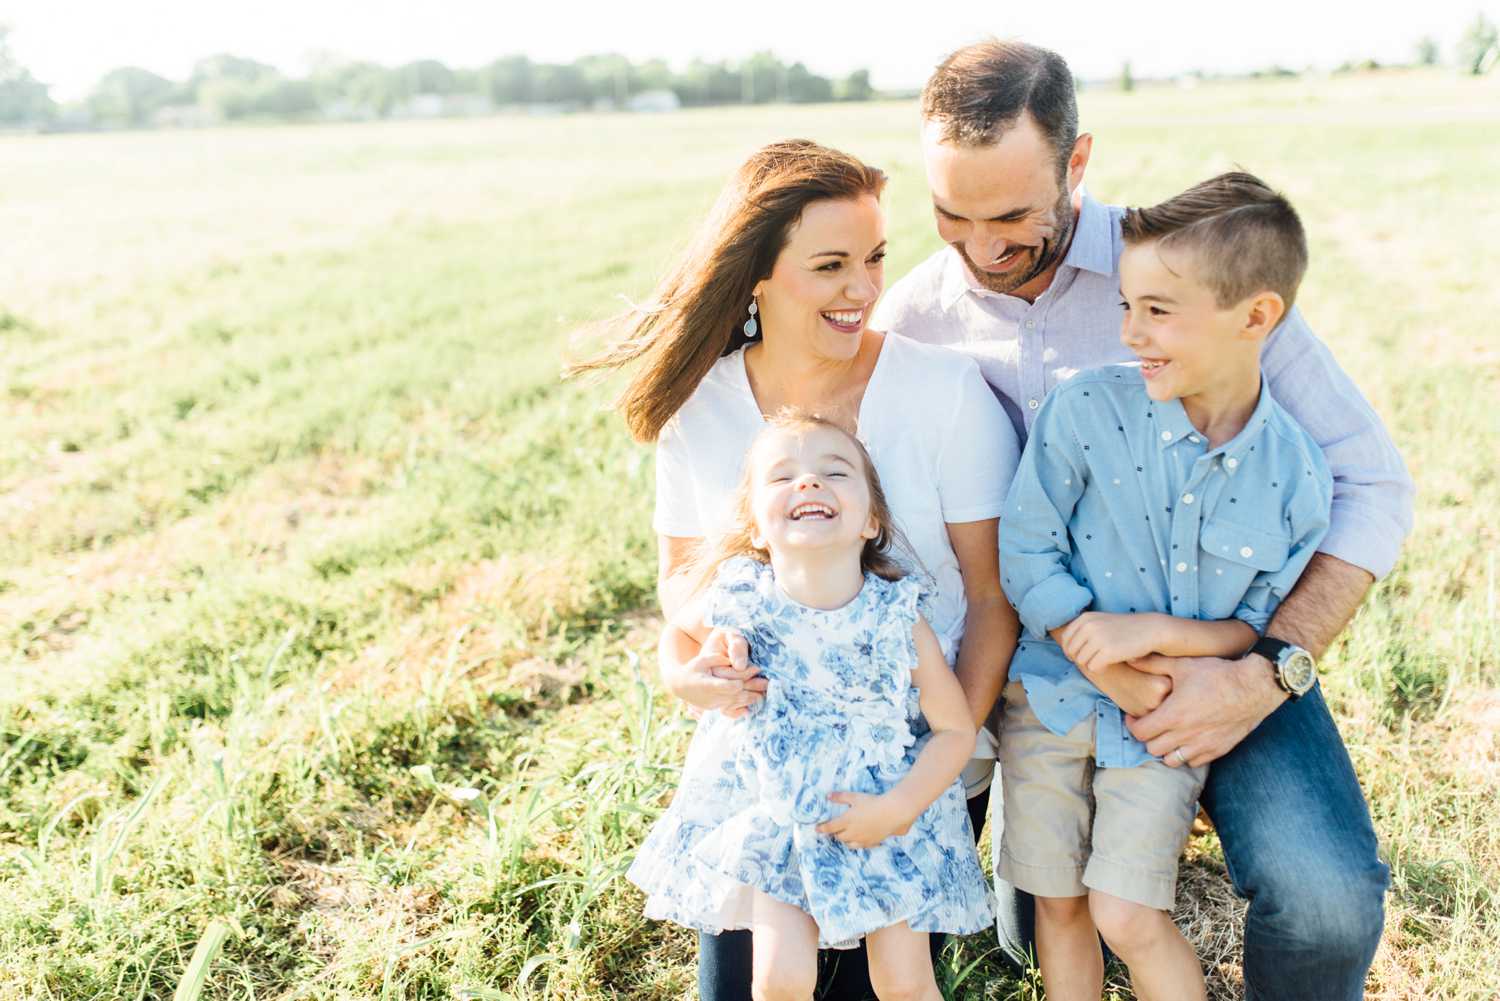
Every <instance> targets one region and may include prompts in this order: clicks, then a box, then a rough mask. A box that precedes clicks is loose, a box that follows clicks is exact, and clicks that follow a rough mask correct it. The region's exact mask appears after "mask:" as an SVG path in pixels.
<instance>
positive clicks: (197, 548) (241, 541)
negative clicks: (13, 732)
mask: <svg viewBox="0 0 1500 1001" xmlns="http://www.w3.org/2000/svg"><path fill="white" fill-rule="evenodd" d="M380 476H381V467H380V466H379V464H378V463H376V462H374V461H373V460H369V459H362V458H358V457H353V456H347V455H338V454H333V453H324V454H322V455H319V456H317V457H315V458H312V459H309V460H306V461H302V462H298V463H295V464H292V465H289V466H287V467H278V468H275V469H270V470H266V471H265V472H264V473H262V474H261V475H260V476H257V477H256V478H254V479H253V480H251V481H248V482H246V483H245V484H244V485H243V486H242V487H241V488H240V489H239V490H237V491H236V492H234V493H233V494H231V495H229V496H226V497H225V498H223V499H222V500H221V501H220V502H219V503H218V504H216V505H214V507H212V508H211V509H209V510H206V511H202V512H200V513H198V514H194V515H191V516H189V517H186V518H183V519H181V520H179V521H176V522H172V523H171V524H167V525H163V526H162V527H160V528H159V529H157V530H155V531H153V532H150V533H148V534H145V535H140V536H132V537H129V538H125V539H122V540H120V541H119V542H117V543H115V544H113V545H110V546H106V547H104V548H102V549H99V550H97V551H93V552H84V553H75V554H69V555H68V556H66V557H64V558H57V559H47V560H41V561H38V562H36V563H33V564H31V565H29V566H25V567H21V568H17V569H16V570H13V571H12V572H11V574H10V576H9V580H10V582H11V585H12V586H11V587H9V588H7V589H6V590H5V591H4V592H0V627H4V626H6V625H9V624H12V623H15V624H23V623H30V626H29V628H26V629H25V635H23V636H21V637H18V639H17V645H18V646H19V647H20V648H21V650H22V651H23V653H24V655H25V656H26V657H27V658H29V659H33V660H34V659H36V658H39V657H44V656H47V655H48V654H52V653H58V652H61V651H64V650H68V649H70V648H71V647H72V646H73V645H74V643H75V642H76V640H77V638H78V637H79V635H80V634H81V633H82V632H83V631H84V629H85V627H86V626H87V625H88V623H89V621H90V620H91V619H92V618H93V617H94V616H95V615H96V614H97V613H98V612H99V611H100V610H102V609H104V608H105V607H107V606H108V605H109V604H110V602H111V601H112V600H114V599H115V598H116V597H117V596H128V597H132V598H143V597H149V598H151V599H153V600H157V601H160V600H162V599H165V598H169V597H170V596H171V595H173V594H178V593H183V592H186V591H188V590H191V589H192V588H194V587H196V586H198V585H199V583H200V582H201V581H202V579H203V578H204V577H205V576H207V575H209V574H210V573H212V572H214V571H216V570H228V571H229V572H232V573H234V574H236V575H239V574H244V573H246V572H254V571H255V570H257V569H259V568H264V567H267V566H271V565H275V564H279V563H282V562H284V561H285V560H286V558H287V551H288V546H289V544H290V543H291V542H292V540H293V539H294V537H296V536H297V535H298V533H309V532H315V531H326V530H327V529H328V528H329V527H330V526H332V525H335V524H340V523H347V522H350V521H352V520H354V519H356V518H358V517H360V516H361V515H362V514H364V513H365V512H366V510H367V509H368V508H369V507H370V505H371V500H370V493H371V490H372V487H373V484H374V483H375V482H377V480H378V479H379V477H380ZM39 516H40V514H39Z"/></svg>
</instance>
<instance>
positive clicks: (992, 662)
mask: <svg viewBox="0 0 1500 1001" xmlns="http://www.w3.org/2000/svg"><path fill="white" fill-rule="evenodd" d="M997 524H998V520H997V519H995V518H989V519H986V520H985V521H967V522H960V523H955V524H949V525H948V540H949V542H951V543H952V545H953V553H954V555H955V556H957V557H958V570H959V573H961V574H962V575H963V579H964V598H965V600H967V602H968V606H969V607H968V611H967V613H965V616H964V638H963V641H962V642H961V643H960V644H959V646H958V663H957V665H956V667H955V673H956V674H957V675H958V684H959V687H960V688H962V689H963V691H964V698H965V699H967V700H968V703H969V711H970V712H971V713H972V714H973V716H974V723H975V725H977V726H983V725H984V723H985V721H986V720H987V719H989V716H990V710H991V709H993V708H994V706H995V700H996V699H998V698H999V697H1000V690H1001V689H1002V688H1004V687H1005V676H1006V673H1007V672H1008V671H1009V670H1010V658H1011V655H1012V654H1013V653H1015V651H1016V638H1017V637H1018V636H1020V634H1021V623H1020V621H1019V620H1018V619H1017V618H1016V611H1015V609H1013V608H1011V607H1010V602H1008V601H1006V600H1005V593H1004V592H1003V591H1001V590H1000V555H999V540H998V538H997V534H998V533H997V529H996V526H997Z"/></svg>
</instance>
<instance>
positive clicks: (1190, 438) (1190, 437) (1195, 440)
mask: <svg viewBox="0 0 1500 1001" xmlns="http://www.w3.org/2000/svg"><path fill="white" fill-rule="evenodd" d="M1188 441H1190V442H1192V443H1193V444H1194V445H1196V444H1198V436H1197V435H1195V434H1194V435H1188Z"/></svg>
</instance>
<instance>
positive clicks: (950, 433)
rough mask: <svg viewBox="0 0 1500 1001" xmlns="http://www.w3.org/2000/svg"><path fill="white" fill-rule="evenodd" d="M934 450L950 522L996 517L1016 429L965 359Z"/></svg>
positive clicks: (1014, 452)
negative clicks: (942, 434) (961, 376)
mask: <svg viewBox="0 0 1500 1001" xmlns="http://www.w3.org/2000/svg"><path fill="white" fill-rule="evenodd" d="M965 361H966V364H965V365H964V375H963V378H962V379H961V380H960V381H959V384H958V387H957V392H956V393H955V394H954V397H955V399H954V404H953V413H952V416H951V417H950V418H949V420H948V423H947V424H946V425H944V427H945V429H946V433H945V434H944V437H943V441H942V447H941V449H940V450H939V452H938V461H937V470H938V493H939V496H940V499H941V502H942V505H943V521H945V522H948V523H950V524H953V523H957V522H965V521H983V520H984V519H986V518H998V517H999V516H1000V514H1001V512H1002V511H1004V509H1005V494H1006V491H1008V490H1009V489H1010V484H1011V480H1012V479H1013V478H1014V476H1015V472H1016V464H1017V463H1018V462H1019V461H1020V458H1021V447H1020V443H1019V442H1017V440H1016V430H1015V428H1014V427H1012V426H1011V423H1010V418H1009V417H1007V416H1006V415H1005V409H1004V408H1003V407H1001V406H1000V401H999V400H997V399H995V394H994V392H993V391H992V390H991V389H990V387H989V384H988V383H987V382H985V381H984V376H982V375H980V374H979V366H978V365H976V364H975V363H974V362H973V361H971V360H968V359H965Z"/></svg>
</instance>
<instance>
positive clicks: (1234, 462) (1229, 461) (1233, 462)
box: [1224, 459, 1240, 469]
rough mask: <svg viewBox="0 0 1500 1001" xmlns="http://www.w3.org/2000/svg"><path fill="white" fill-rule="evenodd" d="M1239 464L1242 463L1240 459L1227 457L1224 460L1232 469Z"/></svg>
mask: <svg viewBox="0 0 1500 1001" xmlns="http://www.w3.org/2000/svg"><path fill="white" fill-rule="evenodd" d="M1239 464H1240V460H1238V459H1225V460H1224V465H1226V466H1228V467H1229V468H1230V469H1233V468H1234V467H1235V466H1238V465H1239Z"/></svg>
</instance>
